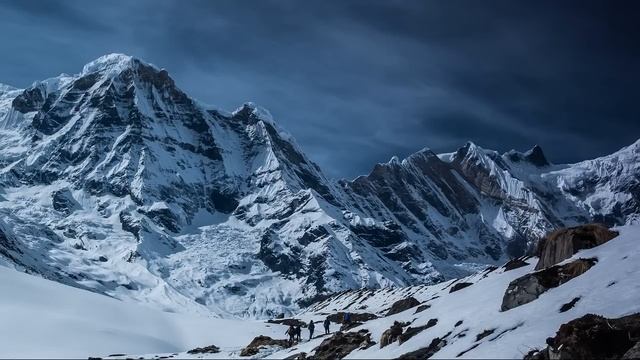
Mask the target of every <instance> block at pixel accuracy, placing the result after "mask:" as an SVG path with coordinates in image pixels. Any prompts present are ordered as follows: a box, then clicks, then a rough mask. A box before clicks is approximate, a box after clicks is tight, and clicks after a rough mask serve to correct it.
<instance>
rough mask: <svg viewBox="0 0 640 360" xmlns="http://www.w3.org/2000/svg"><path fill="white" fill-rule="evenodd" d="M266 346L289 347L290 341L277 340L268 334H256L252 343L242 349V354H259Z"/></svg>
mask: <svg viewBox="0 0 640 360" xmlns="http://www.w3.org/2000/svg"><path fill="white" fill-rule="evenodd" d="M265 346H279V347H281V348H288V347H289V341H287V340H276V339H272V338H270V337H268V336H264V335H259V336H256V337H255V338H254V339H253V340H252V341H251V342H250V343H249V345H247V347H245V348H244V349H242V351H240V356H253V355H255V354H257V353H258V352H259V351H260V350H261V349H262V348H263V347H265Z"/></svg>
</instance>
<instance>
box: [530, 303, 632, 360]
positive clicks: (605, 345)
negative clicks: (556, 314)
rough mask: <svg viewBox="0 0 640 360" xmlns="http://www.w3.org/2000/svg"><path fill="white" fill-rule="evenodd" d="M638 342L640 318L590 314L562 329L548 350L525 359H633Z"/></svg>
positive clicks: (561, 327)
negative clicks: (615, 317) (605, 316)
mask: <svg viewBox="0 0 640 360" xmlns="http://www.w3.org/2000/svg"><path fill="white" fill-rule="evenodd" d="M639 339H640V314H633V315H629V316H625V317H621V318H617V319H607V318H604V317H602V316H598V315H593V314H587V315H585V316H583V317H581V318H578V319H575V320H572V321H570V322H568V323H566V324H563V325H562V326H560V329H559V330H558V332H557V333H556V335H555V336H554V337H553V338H548V339H547V344H548V346H547V348H545V349H543V350H541V351H537V352H532V353H530V354H527V356H525V359H540V360H543V359H544V360H550V359H623V358H628V359H633V358H636V357H633V354H634V352H635V354H638V344H637V343H638V341H639Z"/></svg>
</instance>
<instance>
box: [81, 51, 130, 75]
mask: <svg viewBox="0 0 640 360" xmlns="http://www.w3.org/2000/svg"><path fill="white" fill-rule="evenodd" d="M136 61H138V62H140V60H138V59H136V58H134V57H133V56H129V55H125V54H117V53H113V54H107V55H102V56H100V57H99V58H97V59H95V60H93V61H91V62H89V63H88V64H86V65H85V66H84V67H83V68H82V73H81V74H82V75H87V74H90V73H94V72H102V71H108V72H120V71H122V70H124V69H126V68H129V67H132V66H133V64H134V63H135V62H136Z"/></svg>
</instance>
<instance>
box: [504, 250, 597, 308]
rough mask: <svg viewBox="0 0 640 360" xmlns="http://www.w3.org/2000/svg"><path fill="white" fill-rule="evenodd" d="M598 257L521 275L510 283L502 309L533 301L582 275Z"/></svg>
mask: <svg viewBox="0 0 640 360" xmlns="http://www.w3.org/2000/svg"><path fill="white" fill-rule="evenodd" d="M595 263H596V259H578V260H575V261H573V262H570V263H568V264H564V265H555V266H552V267H550V268H547V269H544V270H541V271H538V272H534V273H530V274H527V275H525V276H522V277H519V278H517V279H515V280H513V281H512V282H511V283H509V286H508V287H507V291H505V293H504V297H503V298H502V308H501V309H502V311H507V310H510V309H513V308H515V307H518V306H520V305H524V304H527V303H530V302H532V301H533V300H535V299H537V298H538V297H539V296H540V294H542V293H544V292H546V291H547V290H549V289H552V288H555V287H558V286H560V285H561V284H564V283H565V282H567V281H569V280H571V279H573V278H575V277H577V276H580V275H581V274H583V273H585V272H586V271H587V270H589V269H590V268H591V267H592V266H593V265H595Z"/></svg>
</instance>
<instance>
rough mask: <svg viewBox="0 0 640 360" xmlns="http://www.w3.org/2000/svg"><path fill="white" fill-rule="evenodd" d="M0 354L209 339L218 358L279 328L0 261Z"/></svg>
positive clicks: (175, 346) (76, 353)
mask: <svg viewBox="0 0 640 360" xmlns="http://www.w3.org/2000/svg"><path fill="white" fill-rule="evenodd" d="M0 294H1V295H0V318H1V319H2V326H0V358H31V359H33V358H87V357H89V356H107V355H110V354H136V353H158V352H160V353H173V352H183V351H186V350H189V349H192V348H195V347H201V346H208V345H211V344H216V345H217V346H219V347H220V348H221V350H222V352H221V353H220V354H219V356H220V357H223V358H224V357H229V356H232V354H233V353H237V352H238V351H239V350H240V349H241V348H242V347H243V346H245V345H246V344H248V343H249V342H250V341H251V340H252V339H253V338H254V337H255V336H256V335H259V334H264V335H271V336H274V337H277V336H282V334H283V333H284V331H285V328H284V327H283V326H280V325H273V324H271V325H267V324H264V323H261V322H257V321H239V320H224V319H216V318H207V317H198V316H194V315H189V314H184V313H169V312H162V311H159V310H157V309H153V308H150V307H147V306H143V305H140V304H137V303H135V302H131V301H129V302H124V301H120V300H117V299H114V298H110V297H107V296H104V295H100V294H95V293H91V292H88V291H85V290H80V289H77V288H73V287H70V286H66V285H62V284H59V283H57V282H53V281H49V280H45V279H42V278H39V277H35V276H31V275H27V274H24V273H21V272H18V271H15V270H12V269H9V268H6V267H3V266H0Z"/></svg>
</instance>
